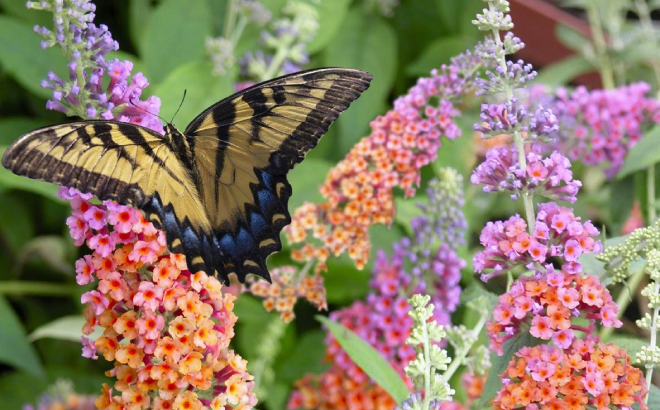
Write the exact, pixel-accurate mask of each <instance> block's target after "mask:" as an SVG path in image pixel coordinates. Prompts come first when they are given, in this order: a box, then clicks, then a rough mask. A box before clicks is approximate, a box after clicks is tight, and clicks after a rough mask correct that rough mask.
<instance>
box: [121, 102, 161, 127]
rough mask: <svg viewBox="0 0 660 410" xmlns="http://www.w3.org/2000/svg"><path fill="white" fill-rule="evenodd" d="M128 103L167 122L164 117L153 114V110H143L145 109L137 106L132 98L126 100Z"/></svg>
mask: <svg viewBox="0 0 660 410" xmlns="http://www.w3.org/2000/svg"><path fill="white" fill-rule="evenodd" d="M128 103H129V104H131V105H132V106H133V107H135V108H137V109H138V110H140V111H144V112H146V113H147V114H149V115H153V116H154V117H158V118H160V119H161V120H162V121H163V122H165V123H167V120H165V118H163V117H161V116H160V115H158V114H154V113H153V112H150V111H147V110H145V109H144V108H142V107H138V106H137V105H136V104H135V103H134V102H133V100H128Z"/></svg>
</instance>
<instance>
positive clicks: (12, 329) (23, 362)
mask: <svg viewBox="0 0 660 410" xmlns="http://www.w3.org/2000/svg"><path fill="white" fill-rule="evenodd" d="M0 329H2V331H1V332H0V361H1V362H4V363H8V364H10V365H12V366H14V367H16V368H17V369H21V370H25V371H26V372H28V373H30V374H32V375H34V376H38V377H43V376H45V373H44V369H43V366H42V365H41V362H40V360H39V357H38V356H37V352H36V351H35V350H34V348H33V347H32V345H31V344H29V343H28V341H27V339H26V336H25V330H24V329H23V325H22V324H21V322H20V320H19V319H18V317H17V316H16V313H14V310H13V309H12V308H11V306H10V305H9V302H7V300H6V299H5V298H4V296H2V295H0Z"/></svg>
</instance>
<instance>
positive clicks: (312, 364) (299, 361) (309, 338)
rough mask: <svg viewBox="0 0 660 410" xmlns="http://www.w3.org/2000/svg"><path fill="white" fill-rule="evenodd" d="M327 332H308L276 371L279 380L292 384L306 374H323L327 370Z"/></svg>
mask: <svg viewBox="0 0 660 410" xmlns="http://www.w3.org/2000/svg"><path fill="white" fill-rule="evenodd" d="M325 336H326V335H325V332H323V331H322V330H320V329H319V330H312V331H310V332H306V333H305V334H303V336H302V337H301V338H300V339H299V340H298V341H297V344H296V347H295V349H294V350H293V353H292V354H291V355H290V356H288V357H287V358H285V360H283V361H282V363H280V366H278V368H277V369H276V371H275V374H277V378H278V380H281V381H286V382H291V383H293V382H294V381H296V380H298V379H301V378H302V377H303V376H305V375H306V374H309V373H312V374H321V373H323V372H324V371H325V370H326V369H327V368H328V365H327V363H324V362H323V358H324V357H325V350H326V346H325Z"/></svg>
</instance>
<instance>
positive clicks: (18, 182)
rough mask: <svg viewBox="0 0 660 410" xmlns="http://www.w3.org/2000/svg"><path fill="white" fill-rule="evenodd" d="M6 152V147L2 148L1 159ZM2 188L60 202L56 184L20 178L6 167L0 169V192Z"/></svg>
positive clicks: (0, 149) (0, 148)
mask: <svg viewBox="0 0 660 410" xmlns="http://www.w3.org/2000/svg"><path fill="white" fill-rule="evenodd" d="M5 150H6V147H0V157H2V155H4V153H5ZM2 188H5V189H20V190H22V191H28V192H33V193H35V194H39V195H42V196H44V197H46V198H48V199H51V200H53V201H60V199H59V198H58V196H57V186H56V185H55V184H49V183H48V182H43V181H37V180H34V179H29V178H26V177H21V176H18V175H16V174H14V173H12V172H11V171H8V170H7V169H6V168H5V167H0V190H1V189H2Z"/></svg>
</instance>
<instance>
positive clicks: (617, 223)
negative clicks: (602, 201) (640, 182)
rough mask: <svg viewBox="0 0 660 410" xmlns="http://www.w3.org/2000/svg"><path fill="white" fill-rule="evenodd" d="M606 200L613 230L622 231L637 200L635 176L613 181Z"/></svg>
mask: <svg viewBox="0 0 660 410" xmlns="http://www.w3.org/2000/svg"><path fill="white" fill-rule="evenodd" d="M606 200H607V204H609V210H610V212H609V214H610V215H609V216H610V224H611V225H612V232H621V229H622V228H623V225H624V224H625V223H626V221H627V220H628V218H630V214H631V212H632V209H633V206H634V204H635V200H636V198H635V180H634V178H633V177H629V178H624V179H618V180H615V181H612V183H611V186H610V190H609V195H608V196H607V199H606ZM605 206H606V205H605Z"/></svg>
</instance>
